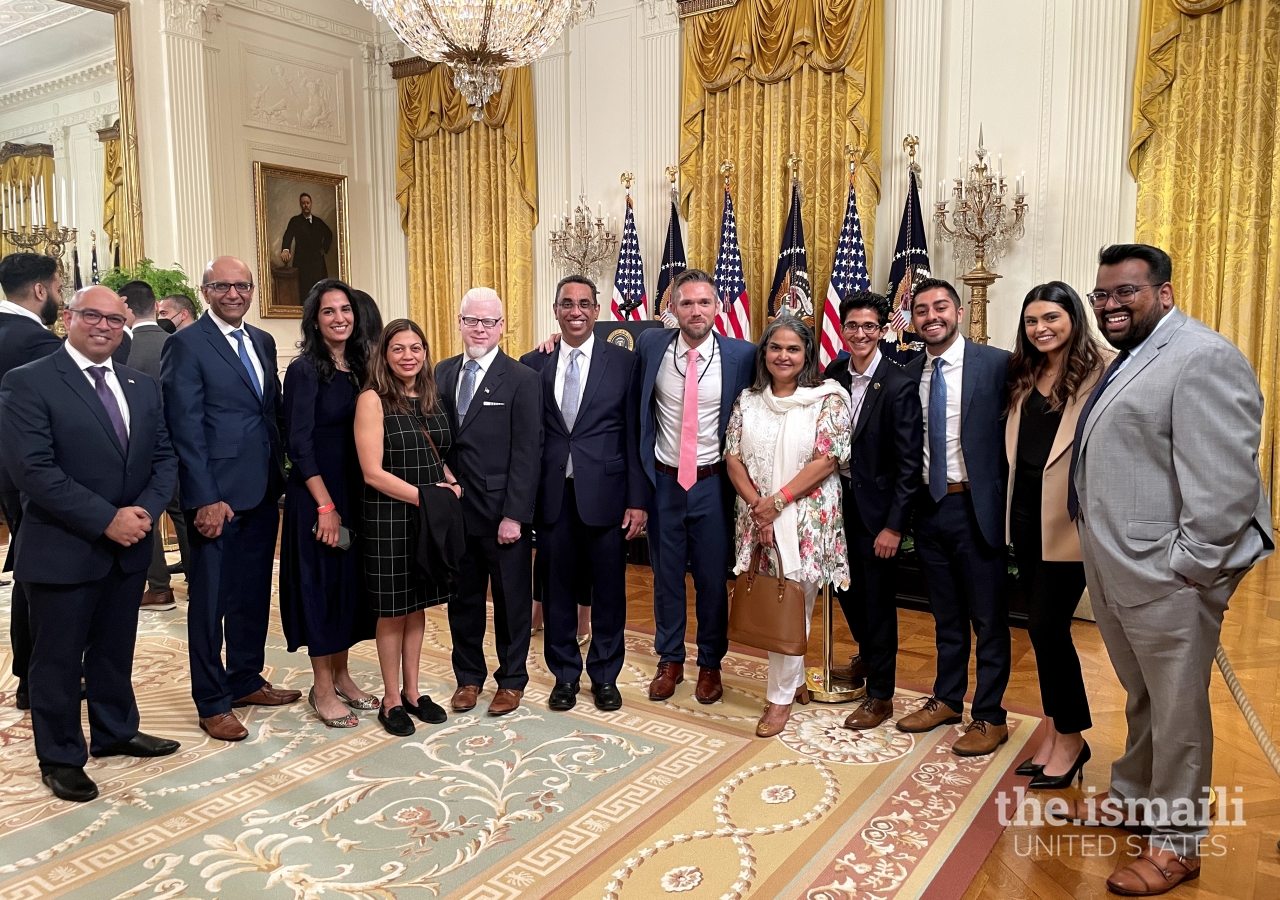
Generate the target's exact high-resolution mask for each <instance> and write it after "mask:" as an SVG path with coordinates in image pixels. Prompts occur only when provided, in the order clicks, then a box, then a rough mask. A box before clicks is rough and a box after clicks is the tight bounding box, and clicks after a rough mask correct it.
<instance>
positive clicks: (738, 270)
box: [712, 187, 751, 341]
mask: <svg viewBox="0 0 1280 900" xmlns="http://www.w3.org/2000/svg"><path fill="white" fill-rule="evenodd" d="M712 277H713V278H715V281H716V290H718V291H719V292H720V306H721V309H722V310H723V312H721V313H719V314H718V315H717V316H716V325H715V328H716V331H717V332H719V333H720V334H723V335H725V336H727V337H735V338H741V339H742V340H744V341H749V340H751V311H750V310H751V307H750V301H749V300H748V299H747V282H746V281H745V280H744V279H743V277H742V251H741V250H739V249H738V223H737V220H735V219H734V217H733V197H732V196H731V195H730V194H729V188H728V187H726V188H725V189H724V215H723V216H722V217H721V219H720V255H719V257H717V258H716V270H715V272H714V273H713V274H712Z"/></svg>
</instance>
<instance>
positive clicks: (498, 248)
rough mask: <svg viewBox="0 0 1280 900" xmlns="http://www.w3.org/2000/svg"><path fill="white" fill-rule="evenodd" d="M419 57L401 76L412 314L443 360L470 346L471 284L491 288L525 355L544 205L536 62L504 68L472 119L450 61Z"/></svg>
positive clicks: (401, 177)
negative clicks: (463, 311) (465, 309)
mask: <svg viewBox="0 0 1280 900" xmlns="http://www.w3.org/2000/svg"><path fill="white" fill-rule="evenodd" d="M413 62H414V64H416V68H417V70H418V74H405V75H404V77H400V78H399V87H400V128H399V140H398V161H399V173H398V176H397V181H396V199H397V200H398V201H399V203H400V210H401V219H400V221H401V225H402V227H403V228H404V230H405V233H406V234H407V235H408V236H409V315H410V316H411V317H412V318H413V319H414V320H415V321H417V322H418V323H419V324H421V325H422V327H423V331H424V332H425V333H426V335H427V340H428V341H429V343H430V345H431V352H432V356H433V358H435V359H437V360H439V359H443V358H445V357H447V356H450V355H452V354H454V353H457V352H459V351H461V349H462V341H461V339H460V338H459V336H458V328H457V319H456V315H457V310H458V301H459V300H460V299H461V298H462V295H463V293H465V292H466V291H467V290H468V289H469V288H472V287H491V288H493V289H494V290H496V291H497V292H498V294H499V295H500V296H501V297H502V300H503V303H504V305H505V314H506V320H507V324H506V334H505V335H504V336H503V339H502V347H503V349H504V350H506V352H507V353H509V354H511V355H512V356H519V355H520V354H522V353H524V352H526V351H527V350H528V349H529V347H530V346H532V344H533V228H534V226H535V225H536V224H537V209H538V195H537V185H538V161H537V154H536V152H535V144H534V126H533V81H532V78H531V76H530V72H529V69H528V67H524V68H520V69H508V70H507V71H505V72H503V75H502V90H501V91H500V92H499V93H497V94H495V95H494V97H493V98H492V99H491V100H490V101H489V103H488V104H487V105H486V106H485V109H484V117H483V118H482V119H481V120H480V121H473V119H472V117H471V108H470V107H468V106H467V104H466V101H464V100H463V99H462V95H461V94H459V93H458V91H457V89H456V88H455V87H454V86H453V74H452V70H451V69H449V68H448V67H447V66H444V65H435V66H426V65H424V64H422V63H421V61H418V60H415V61H413ZM402 71H403V70H402ZM400 74H401V73H400V72H397V76H398V77H399V76H400Z"/></svg>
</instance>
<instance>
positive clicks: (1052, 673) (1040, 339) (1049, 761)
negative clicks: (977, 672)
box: [1005, 281, 1110, 789]
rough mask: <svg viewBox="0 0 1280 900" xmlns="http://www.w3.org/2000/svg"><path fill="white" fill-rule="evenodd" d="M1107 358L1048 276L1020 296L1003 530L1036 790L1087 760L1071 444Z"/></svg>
mask: <svg viewBox="0 0 1280 900" xmlns="http://www.w3.org/2000/svg"><path fill="white" fill-rule="evenodd" d="M1109 362H1110V354H1109V353H1108V352H1107V351H1106V350H1104V349H1103V347H1102V345H1101V344H1100V343H1099V342H1098V340H1097V338H1095V337H1094V336H1093V333H1092V332H1091V331H1090V330H1089V326H1088V319H1087V317H1086V314H1085V307H1084V303H1083V302H1081V300H1080V297H1079V295H1078V294H1076V292H1075V291H1074V290H1072V289H1071V287H1070V286H1069V285H1067V284H1064V283H1063V282H1061V281H1051V282H1049V283H1048V284H1042V285H1039V286H1038V287H1034V288H1032V289H1031V292H1030V293H1029V294H1027V297H1026V299H1025V300H1024V301H1023V303H1022V328H1021V330H1020V331H1019V333H1018V346H1017V348H1016V349H1015V350H1014V354H1013V359H1012V360H1010V362H1009V417H1008V420H1007V422H1006V426H1005V453H1006V455H1007V457H1008V460H1009V485H1008V498H1009V499H1008V518H1007V527H1008V536H1009V540H1010V541H1011V543H1012V544H1013V552H1014V556H1015V558H1016V560H1017V563H1018V577H1019V580H1020V581H1021V582H1022V585H1023V590H1024V591H1025V593H1026V597H1027V631H1028V633H1029V634H1030V636H1031V646H1032V647H1034V648H1035V651H1036V670H1037V672H1038V673H1039V676H1040V701H1041V704H1042V706H1043V708H1044V712H1045V716H1046V717H1047V718H1048V720H1049V721H1048V722H1047V723H1046V724H1047V725H1048V734H1047V736H1046V737H1045V739H1044V741H1043V742H1042V743H1041V744H1040V747H1039V749H1037V750H1036V752H1035V754H1034V755H1033V756H1032V757H1031V758H1030V759H1027V760H1025V761H1024V762H1023V763H1022V765H1020V766H1019V767H1018V770H1017V771H1018V774H1019V775H1030V776H1031V778H1032V780H1031V784H1030V787H1032V788H1037V789H1038V788H1062V787H1066V786H1067V785H1069V784H1070V783H1071V782H1072V781H1073V780H1074V779H1075V777H1076V776H1077V775H1079V774H1080V771H1081V768H1082V767H1083V766H1084V764H1085V763H1086V762H1088V761H1089V745H1088V743H1086V741H1085V739H1084V735H1083V734H1082V732H1084V731H1086V730H1088V729H1089V728H1090V727H1091V725H1092V720H1091V719H1090V717H1089V699H1088V697H1087V696H1086V694H1085V687H1084V676H1083V675H1082V674H1081V672H1080V657H1079V656H1077V655H1076V648H1075V645H1074V644H1072V642H1071V617H1072V614H1073V613H1074V612H1075V609H1076V606H1077V605H1078V604H1079V602H1080V595H1081V594H1082V593H1083V592H1084V587H1085V580H1084V563H1083V562H1082V561H1081V560H1082V556H1081V554H1080V537H1079V535H1078V534H1077V532H1076V526H1075V523H1074V522H1072V521H1071V518H1070V516H1069V515H1068V514H1067V481H1068V478H1069V477H1070V471H1071V448H1072V444H1073V443H1074V440H1075V432H1076V423H1077V422H1078V421H1079V419H1080V413H1081V410H1082V408H1083V407H1084V405H1085V403H1086V402H1087V401H1088V399H1089V394H1090V393H1091V392H1092V391H1093V388H1094V385H1096V384H1097V383H1098V379H1099V378H1100V377H1102V373H1103V370H1104V369H1106V367H1107V364H1108V363H1109Z"/></svg>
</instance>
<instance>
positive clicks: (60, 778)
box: [40, 766, 98, 803]
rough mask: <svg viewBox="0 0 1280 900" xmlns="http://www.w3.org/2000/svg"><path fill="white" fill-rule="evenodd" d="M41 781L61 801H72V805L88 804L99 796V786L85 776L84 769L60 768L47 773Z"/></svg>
mask: <svg viewBox="0 0 1280 900" xmlns="http://www.w3.org/2000/svg"><path fill="white" fill-rule="evenodd" d="M40 780H41V781H43V782H44V783H45V784H46V785H48V786H49V790H51V791H53V793H54V796H56V797H57V798H58V799H59V800H70V801H71V802H72V803H88V802H89V801H90V800H93V799H94V798H95V797H97V796H98V786H97V785H96V784H94V783H93V779H92V778H90V777H89V776H88V775H86V774H84V769H81V768H79V767H75V768H73V767H71V766H59V767H58V768H56V769H51V770H50V771H48V772H45V773H44V774H43V775H42V776H41V777H40Z"/></svg>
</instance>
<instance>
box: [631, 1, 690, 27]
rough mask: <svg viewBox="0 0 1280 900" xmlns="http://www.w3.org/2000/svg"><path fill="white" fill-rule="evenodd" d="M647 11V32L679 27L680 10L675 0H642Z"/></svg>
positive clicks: (641, 2) (642, 4)
mask: <svg viewBox="0 0 1280 900" xmlns="http://www.w3.org/2000/svg"><path fill="white" fill-rule="evenodd" d="M640 5H641V6H642V7H643V8H644V11H645V23H644V30H645V33H646V34H653V33H655V32H661V31H669V30H671V29H679V27H680V11H679V9H678V8H677V6H676V3H675V0H640Z"/></svg>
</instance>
